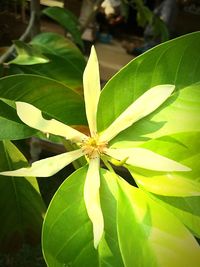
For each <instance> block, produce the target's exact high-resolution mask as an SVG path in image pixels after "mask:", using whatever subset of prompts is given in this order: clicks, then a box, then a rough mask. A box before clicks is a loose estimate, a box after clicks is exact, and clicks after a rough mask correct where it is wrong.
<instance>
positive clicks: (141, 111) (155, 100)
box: [100, 84, 175, 142]
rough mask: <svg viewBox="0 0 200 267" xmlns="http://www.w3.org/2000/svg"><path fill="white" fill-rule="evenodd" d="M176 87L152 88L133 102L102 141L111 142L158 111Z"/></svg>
mask: <svg viewBox="0 0 200 267" xmlns="http://www.w3.org/2000/svg"><path fill="white" fill-rule="evenodd" d="M174 89H175V86H174V85H171V84H162V85H157V86H155V87H152V88H151V89H149V90H148V91H146V92H145V93H144V94H143V95H142V96H140V97H139V98H138V99H137V100H136V101H135V102H133V103H132V104H131V105H130V106H129V107H128V108H127V109H126V110H125V111H124V112H122V113H121V115H120V116H119V117H118V118H117V119H116V120H115V121H114V122H113V123H112V124H111V125H110V126H109V127H108V128H107V129H106V130H105V131H104V132H102V134H101V135H100V141H107V142H109V141H110V140H111V139H112V138H114V137H115V136H116V135H118V134H119V133H120V132H122V131H123V130H125V129H126V128H128V127H130V126H131V125H132V124H133V123H134V122H136V121H138V120H140V119H142V118H143V117H145V116H147V115H149V114H150V113H152V112H153V111H154V110H156V109H157V108H158V107H159V106H160V105H162V103H163V102H164V101H165V100H166V99H167V98H168V97H169V96H170V95H171V94H172V92H173V91H174Z"/></svg>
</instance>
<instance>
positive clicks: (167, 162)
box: [106, 147, 191, 172]
mask: <svg viewBox="0 0 200 267" xmlns="http://www.w3.org/2000/svg"><path fill="white" fill-rule="evenodd" d="M106 154H107V155H109V156H110V157H113V158H115V159H117V160H120V161H122V160H124V159H126V158H127V160H126V163H127V164H129V165H133V166H136V167H140V168H144V169H149V170H154V171H169V172H170V171H171V172H172V171H182V172H184V171H191V169H190V168H188V167H187V166H185V165H183V164H181V163H179V162H177V161H174V160H172V159H169V158H166V157H164V156H161V155H159V154H157V153H155V152H152V151H150V150H148V149H145V148H139V147H136V148H124V149H120V148H119V149H118V148H117V149H107V150H106Z"/></svg>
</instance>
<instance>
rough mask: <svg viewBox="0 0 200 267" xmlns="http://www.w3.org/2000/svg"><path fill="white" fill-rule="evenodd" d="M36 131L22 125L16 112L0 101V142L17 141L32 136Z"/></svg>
mask: <svg viewBox="0 0 200 267" xmlns="http://www.w3.org/2000/svg"><path fill="white" fill-rule="evenodd" d="M35 132H36V131H35V130H33V129H30V128H29V127H28V126H26V125H24V124H23V123H22V122H21V120H20V119H19V117H18V116H17V114H16V110H15V109H14V108H12V107H11V106H10V105H8V104H6V103H5V102H4V100H0V140H4V139H10V140H17V139H23V138H27V137H30V136H32V135H33V134H34V133H35Z"/></svg>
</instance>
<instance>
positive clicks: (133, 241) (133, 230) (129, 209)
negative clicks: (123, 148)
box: [118, 181, 200, 267]
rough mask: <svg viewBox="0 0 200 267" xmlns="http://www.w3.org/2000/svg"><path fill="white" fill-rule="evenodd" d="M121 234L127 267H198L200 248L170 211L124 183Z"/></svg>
mask: <svg viewBox="0 0 200 267" xmlns="http://www.w3.org/2000/svg"><path fill="white" fill-rule="evenodd" d="M119 186H120V194H119V199H118V235H119V244H120V249H121V252H122V255H123V259H124V262H125V266H126V267H133V266H144V267H146V266H147V267H149V266H159V267H169V266H170V267H188V266H194V267H197V266H199V264H200V247H199V245H198V243H197V242H196V241H195V239H194V238H193V236H192V235H191V234H190V232H189V231H188V230H187V229H186V228H185V227H184V226H183V225H182V224H181V223H180V221H179V220H178V219H177V218H176V217H175V216H174V215H173V214H172V213H170V212H169V211H167V210H166V209H165V208H163V207H162V206H161V205H160V204H157V203H156V201H154V200H152V199H151V198H150V197H149V196H148V195H146V194H145V193H143V192H142V191H141V190H139V189H137V188H134V187H132V186H130V185H129V184H127V183H126V182H124V181H120V183H119Z"/></svg>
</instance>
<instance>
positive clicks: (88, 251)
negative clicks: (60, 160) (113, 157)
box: [43, 166, 124, 267]
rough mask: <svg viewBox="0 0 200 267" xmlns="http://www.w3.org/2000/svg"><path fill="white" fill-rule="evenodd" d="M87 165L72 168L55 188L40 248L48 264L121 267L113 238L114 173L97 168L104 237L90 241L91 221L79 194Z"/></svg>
mask: <svg viewBox="0 0 200 267" xmlns="http://www.w3.org/2000/svg"><path fill="white" fill-rule="evenodd" d="M87 170H88V167H87V166H85V167H83V168H82V169H79V170H78V171H76V172H74V173H73V174H72V175H71V176H70V177H69V178H67V179H66V180H65V181H64V183H63V184H62V185H61V186H60V188H59V189H58V191H57V192H56V194H55V196H54V198H53V200H52V201H51V203H50V206H49V208H48V211H47V215H46V217H45V222H44V225H43V251H44V256H45V259H46V262H47V264H48V266H50V267H53V266H57V267H59V266H63V265H64V264H65V265H70V264H71V266H73V267H78V266H83V267H88V266H89V265H90V266H95V267H96V266H99V267H100V266H101V267H107V266H110V267H112V266H115V267H124V265H123V262H122V259H121V255H120V251H119V246H118V238H117V228H116V199H115V197H114V196H116V194H117V184H116V179H115V176H114V177H113V174H111V173H110V172H108V171H105V170H101V189H100V190H101V191H100V197H101V207H102V210H103V215H104V223H105V227H104V231H105V234H104V238H103V239H102V240H101V242H100V244H99V246H98V250H96V249H95V248H94V244H93V230H92V223H91V221H90V219H89V217H88V215H87V211H86V207H85V202H84V198H83V191H84V184H85V179H86V175H87ZM88 264H89V265H88Z"/></svg>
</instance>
